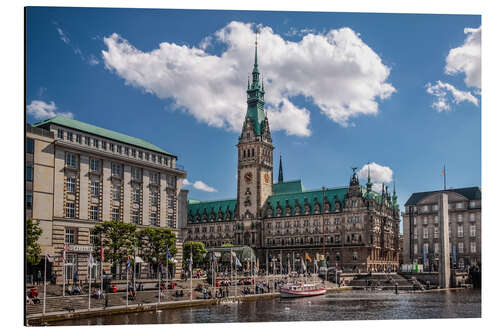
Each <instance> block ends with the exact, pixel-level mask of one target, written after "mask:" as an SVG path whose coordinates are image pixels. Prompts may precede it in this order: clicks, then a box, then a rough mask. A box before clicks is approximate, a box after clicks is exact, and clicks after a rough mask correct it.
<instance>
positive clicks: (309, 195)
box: [266, 187, 348, 216]
mask: <svg viewBox="0 0 500 333" xmlns="http://www.w3.org/2000/svg"><path fill="white" fill-rule="evenodd" d="M347 190H348V188H347V187H337V188H326V189H325V192H324V194H325V196H326V197H327V198H328V201H329V202H330V204H331V205H332V207H333V205H334V204H335V196H337V199H338V200H340V201H341V202H342V201H343V200H344V196H345V195H346V194H347ZM306 199H307V200H306ZM287 200H288V204H289V205H290V207H291V209H292V213H294V210H295V201H296V200H297V202H298V204H299V206H300V214H303V213H304V205H305V203H306V201H307V203H308V204H309V205H311V212H313V211H314V204H315V202H318V204H319V206H320V210H321V211H322V210H323V190H322V189H319V190H312V191H300V192H295V193H281V194H273V195H271V196H270V197H269V198H268V199H267V202H268V203H270V204H271V207H272V208H273V216H276V207H277V206H278V202H279V204H280V206H281V209H282V210H283V214H282V216H283V215H284V214H285V208H286V201H287ZM266 207H267V203H266Z"/></svg>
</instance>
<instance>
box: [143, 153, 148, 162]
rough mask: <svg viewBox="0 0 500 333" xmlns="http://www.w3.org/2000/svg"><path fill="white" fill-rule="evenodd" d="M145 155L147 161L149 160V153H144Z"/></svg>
mask: <svg viewBox="0 0 500 333" xmlns="http://www.w3.org/2000/svg"><path fill="white" fill-rule="evenodd" d="M144 157H145V158H146V161H149V153H144Z"/></svg>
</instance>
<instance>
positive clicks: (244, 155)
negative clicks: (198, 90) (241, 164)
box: [243, 149, 247, 158]
mask: <svg viewBox="0 0 500 333" xmlns="http://www.w3.org/2000/svg"><path fill="white" fill-rule="evenodd" d="M245 157H247V151H246V150H245V149H243V158H245Z"/></svg>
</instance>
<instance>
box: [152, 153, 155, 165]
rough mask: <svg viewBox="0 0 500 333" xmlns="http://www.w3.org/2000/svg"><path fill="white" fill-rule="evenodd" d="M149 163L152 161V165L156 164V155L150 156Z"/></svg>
mask: <svg viewBox="0 0 500 333" xmlns="http://www.w3.org/2000/svg"><path fill="white" fill-rule="evenodd" d="M151 161H153V163H156V155H155V154H151Z"/></svg>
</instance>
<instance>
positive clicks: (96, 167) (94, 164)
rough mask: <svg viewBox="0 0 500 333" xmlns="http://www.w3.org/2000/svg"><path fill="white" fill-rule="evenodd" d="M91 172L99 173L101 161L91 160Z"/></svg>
mask: <svg viewBox="0 0 500 333" xmlns="http://www.w3.org/2000/svg"><path fill="white" fill-rule="evenodd" d="M90 171H93V172H99V160H96V159H94V158H91V159H90Z"/></svg>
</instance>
